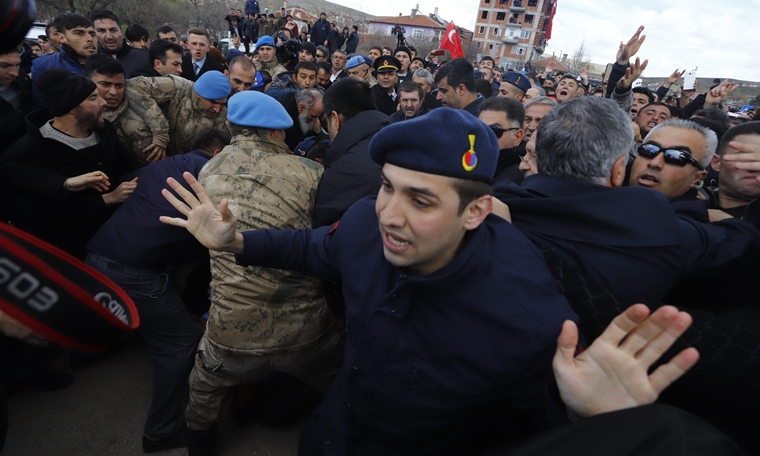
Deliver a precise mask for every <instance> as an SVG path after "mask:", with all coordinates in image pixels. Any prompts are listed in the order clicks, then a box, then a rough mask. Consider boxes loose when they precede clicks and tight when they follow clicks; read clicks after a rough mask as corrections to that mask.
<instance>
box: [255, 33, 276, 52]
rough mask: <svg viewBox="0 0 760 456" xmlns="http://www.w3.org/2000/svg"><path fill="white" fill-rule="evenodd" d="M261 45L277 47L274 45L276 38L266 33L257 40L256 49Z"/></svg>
mask: <svg viewBox="0 0 760 456" xmlns="http://www.w3.org/2000/svg"><path fill="white" fill-rule="evenodd" d="M261 46H272V47H277V46H275V45H274V40H273V39H272V37H271V36H269V35H264V36H262V37H261V38H259V40H258V41H257V42H256V49H258V48H260V47H261Z"/></svg>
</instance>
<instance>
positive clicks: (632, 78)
mask: <svg viewBox="0 0 760 456" xmlns="http://www.w3.org/2000/svg"><path fill="white" fill-rule="evenodd" d="M648 64H649V60H644V62H643V63H642V62H641V60H640V59H639V58H638V57H636V61H635V62H634V63H633V65H630V66H628V68H626V69H625V75H624V76H623V77H622V78H620V79H618V82H617V85H616V87H617V89H618V92H621V93H622V92H627V91H628V89H630V88H631V86H632V85H633V83H634V82H636V80H637V79H638V78H639V77H640V76H641V73H643V72H644V70H646V68H647V65H648Z"/></svg>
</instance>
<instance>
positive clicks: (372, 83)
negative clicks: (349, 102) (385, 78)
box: [364, 70, 377, 87]
mask: <svg viewBox="0 0 760 456" xmlns="http://www.w3.org/2000/svg"><path fill="white" fill-rule="evenodd" d="M364 82H366V83H367V84H369V86H370V87H372V86H376V85H377V79H375V77H374V76H372V73H371V72H370V71H369V70H368V71H367V74H366V75H365V76H364Z"/></svg>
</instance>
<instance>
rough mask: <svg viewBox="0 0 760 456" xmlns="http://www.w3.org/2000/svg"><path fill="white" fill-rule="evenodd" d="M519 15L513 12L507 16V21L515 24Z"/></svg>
mask: <svg viewBox="0 0 760 456" xmlns="http://www.w3.org/2000/svg"><path fill="white" fill-rule="evenodd" d="M518 17H520V15H519V14H517V13H514V14H513V15H511V16H509V23H510V24H517V18H518Z"/></svg>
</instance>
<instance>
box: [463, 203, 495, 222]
mask: <svg viewBox="0 0 760 456" xmlns="http://www.w3.org/2000/svg"><path fill="white" fill-rule="evenodd" d="M492 210H493V197H492V196H491V195H482V196H479V197H478V198H476V199H475V200H474V201H472V202H470V204H468V205H467V207H466V208H465V210H464V214H463V215H464V217H465V219H464V229H466V230H474V229H475V228H477V227H478V226H480V224H481V223H483V220H485V219H486V217H487V216H488V214H490V213H491V211H492Z"/></svg>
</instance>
